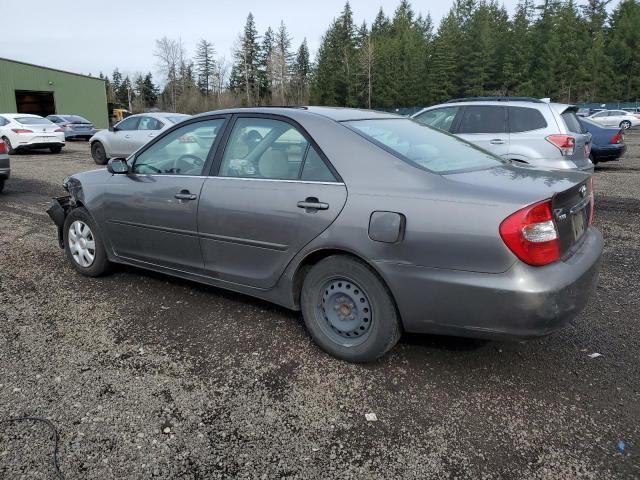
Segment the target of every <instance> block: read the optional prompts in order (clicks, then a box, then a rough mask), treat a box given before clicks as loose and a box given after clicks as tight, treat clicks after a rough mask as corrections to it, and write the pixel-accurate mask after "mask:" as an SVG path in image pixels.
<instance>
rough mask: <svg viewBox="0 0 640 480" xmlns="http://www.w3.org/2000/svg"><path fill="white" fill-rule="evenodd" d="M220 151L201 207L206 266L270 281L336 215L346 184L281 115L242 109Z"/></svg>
mask: <svg viewBox="0 0 640 480" xmlns="http://www.w3.org/2000/svg"><path fill="white" fill-rule="evenodd" d="M218 157H219V158H218V159H217V161H216V164H218V165H219V168H218V169H217V170H218V175H217V176H211V177H209V178H207V179H206V180H205V182H204V186H203V188H202V194H201V197H200V206H199V209H198V231H199V234H200V245H201V248H202V253H203V257H204V265H205V269H206V270H207V274H208V275H211V276H213V277H216V278H218V279H220V280H222V281H225V282H230V283H236V284H242V285H248V286H252V287H256V288H265V289H266V288H270V287H273V286H274V285H275V284H276V282H277V281H278V279H279V278H280V276H281V275H282V272H283V271H284V269H285V268H286V266H287V264H288V263H289V262H290V261H291V260H292V258H293V257H294V256H295V255H296V254H297V253H298V252H299V251H300V250H301V249H302V248H303V247H304V246H305V245H306V244H307V243H309V242H310V241H311V240H313V239H314V238H315V237H317V236H318V235H320V234H321V233H322V232H323V231H324V230H325V229H326V228H327V227H328V226H329V225H330V224H331V223H332V222H333V221H334V219H335V218H336V217H337V216H338V214H339V213H340V211H341V210H342V207H343V206H344V203H345V201H346V198H347V190H346V187H345V185H344V183H343V182H342V181H341V180H340V178H339V177H338V175H337V173H336V172H335V171H334V170H333V167H332V166H331V165H330V164H329V162H328V160H327V159H326V158H325V157H324V155H323V154H322V152H320V150H319V149H318V147H317V146H316V145H315V144H314V142H313V140H312V139H311V137H310V136H309V135H308V134H307V133H306V132H304V131H303V130H302V129H300V128H299V127H298V126H297V125H295V124H293V123H290V122H289V121H288V120H287V119H286V118H284V117H279V116H273V115H248V114H247V115H240V116H237V117H236V120H235V124H234V125H233V128H232V130H231V133H230V135H229V138H228V141H227V142H226V147H225V148H224V151H219V152H218ZM214 172H215V170H214Z"/></svg>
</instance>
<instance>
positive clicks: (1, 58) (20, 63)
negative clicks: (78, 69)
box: [0, 57, 104, 82]
mask: <svg viewBox="0 0 640 480" xmlns="http://www.w3.org/2000/svg"><path fill="white" fill-rule="evenodd" d="M2 60H4V61H5V62H11V63H17V64H19V65H26V66H28V67H34V68H43V69H45V70H52V71H54V72H60V73H66V74H67V75H75V76H77V77H84V78H89V79H91V80H98V81H100V82H104V78H98V77H92V76H90V75H83V74H82V73H75V72H69V71H67V70H60V69H59V68H51V67H45V66H43V65H35V64H33V63H27V62H21V61H19V60H12V59H11V58H4V57H0V61H2Z"/></svg>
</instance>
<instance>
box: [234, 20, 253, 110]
mask: <svg viewBox="0 0 640 480" xmlns="http://www.w3.org/2000/svg"><path fill="white" fill-rule="evenodd" d="M259 61H260V49H259V46H258V31H257V30H256V25H255V21H254V18H253V14H251V13H250V14H249V16H248V17H247V22H246V24H245V27H244V32H243V34H242V35H241V37H240V42H239V46H238V48H237V49H236V51H235V52H234V64H233V67H232V69H231V79H230V81H229V88H230V89H231V90H232V91H233V92H236V93H238V94H239V95H242V98H243V104H245V105H255V104H257V103H258V102H259V92H260V88H259V87H260V85H259V82H260V78H259Z"/></svg>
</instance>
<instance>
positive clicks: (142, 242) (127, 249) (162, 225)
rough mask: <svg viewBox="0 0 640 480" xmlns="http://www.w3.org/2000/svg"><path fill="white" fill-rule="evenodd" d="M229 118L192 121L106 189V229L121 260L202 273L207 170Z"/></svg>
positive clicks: (145, 153) (137, 157)
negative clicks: (201, 208)
mask: <svg viewBox="0 0 640 480" xmlns="http://www.w3.org/2000/svg"><path fill="white" fill-rule="evenodd" d="M224 122H225V119H224V118H217V119H209V120H201V121H195V122H190V123H188V124H186V125H183V126H181V127H180V128H177V129H175V130H172V131H170V132H168V133H167V134H166V135H164V136H163V137H162V138H160V139H159V140H158V141H156V142H155V143H153V144H152V145H150V146H149V147H147V148H145V149H144V150H142V151H141V152H140V153H138V154H136V155H135V157H134V158H133V159H131V160H130V162H131V163H132V167H131V173H130V174H128V175H114V176H113V177H112V178H111V181H110V182H109V183H108V184H107V186H106V189H105V196H106V201H105V209H104V217H105V224H106V226H107V229H108V235H109V238H110V239H111V242H112V247H113V250H114V253H115V254H116V255H118V256H120V257H124V258H127V259H133V260H137V261H141V262H146V263H150V264H154V265H160V266H164V267H169V268H173V269H180V270H186V271H192V272H201V271H202V268H203V261H202V254H201V252H200V243H199V241H198V229H197V212H198V201H199V199H200V193H201V190H202V186H203V184H204V179H205V177H204V176H203V171H204V169H205V168H206V167H207V166H208V164H207V162H208V161H210V154H211V153H212V150H213V149H214V148H215V145H216V142H215V140H216V138H218V134H219V133H220V131H221V129H222V127H223V125H224Z"/></svg>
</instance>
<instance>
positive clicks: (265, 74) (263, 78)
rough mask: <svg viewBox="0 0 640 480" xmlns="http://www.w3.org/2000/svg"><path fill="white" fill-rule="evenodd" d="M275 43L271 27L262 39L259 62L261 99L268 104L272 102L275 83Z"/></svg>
mask: <svg viewBox="0 0 640 480" xmlns="http://www.w3.org/2000/svg"><path fill="white" fill-rule="evenodd" d="M275 43H276V39H275V33H274V32H273V29H272V28H271V27H269V28H267V31H266V32H265V34H264V37H263V38H262V45H261V47H260V60H259V77H260V98H262V99H264V100H265V101H266V102H269V101H270V100H271V84H272V83H273V71H272V68H271V66H272V65H271V58H272V55H273V52H274V49H275Z"/></svg>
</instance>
